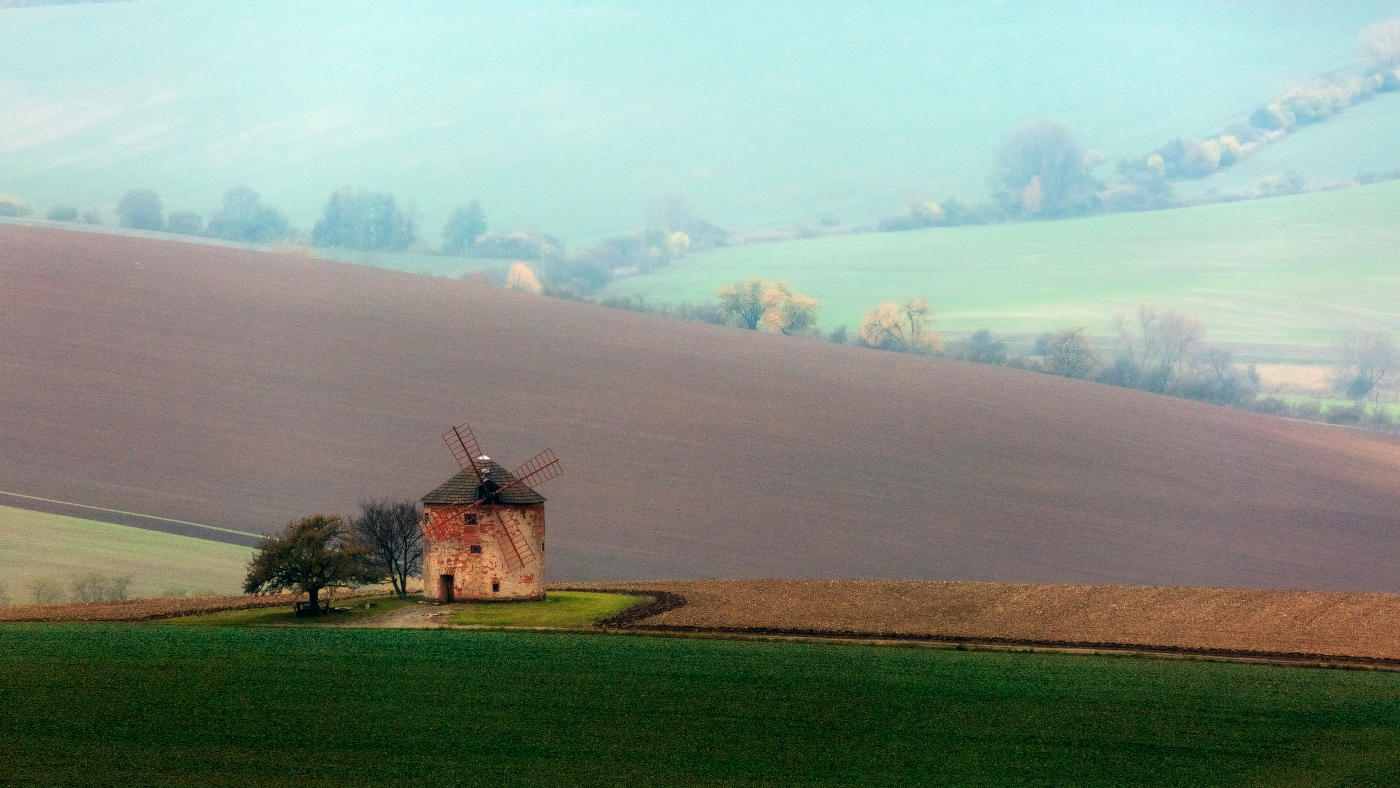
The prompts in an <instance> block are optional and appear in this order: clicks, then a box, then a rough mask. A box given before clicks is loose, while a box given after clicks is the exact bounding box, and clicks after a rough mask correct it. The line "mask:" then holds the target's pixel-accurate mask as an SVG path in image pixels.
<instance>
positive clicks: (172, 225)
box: [165, 211, 204, 235]
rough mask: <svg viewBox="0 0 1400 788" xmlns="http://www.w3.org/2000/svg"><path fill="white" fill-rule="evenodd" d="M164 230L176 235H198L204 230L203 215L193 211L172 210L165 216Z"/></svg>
mask: <svg viewBox="0 0 1400 788" xmlns="http://www.w3.org/2000/svg"><path fill="white" fill-rule="evenodd" d="M165 231H166V232H167V233H175V234H177V235H199V234H200V233H202V232H204V217H203V216H200V215H199V214H197V213H194V212H193V211H172V212H171V214H170V215H169V216H167V217H165Z"/></svg>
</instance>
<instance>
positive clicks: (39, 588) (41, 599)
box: [27, 577, 64, 605]
mask: <svg viewBox="0 0 1400 788" xmlns="http://www.w3.org/2000/svg"><path fill="white" fill-rule="evenodd" d="M27 585H28V586H29V593H30V595H31V596H33V597H34V604H36V605H53V604H57V603H59V602H62V601H63V599H64V597H63V586H62V585H60V584H59V582H58V581H57V580H54V579H53V578H51V577H35V578H31V579H30V581H29V582H28V583H27Z"/></svg>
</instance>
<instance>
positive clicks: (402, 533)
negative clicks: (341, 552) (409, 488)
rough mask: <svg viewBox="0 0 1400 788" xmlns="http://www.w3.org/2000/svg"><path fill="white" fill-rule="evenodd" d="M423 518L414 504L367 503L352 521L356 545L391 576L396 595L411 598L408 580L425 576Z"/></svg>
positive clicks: (351, 531)
mask: <svg viewBox="0 0 1400 788" xmlns="http://www.w3.org/2000/svg"><path fill="white" fill-rule="evenodd" d="M422 523H423V515H422V512H421V511H420V510H419V508H418V504H416V503H414V502H413V501H378V500H374V501H365V502H363V503H361V504H360V516H359V517H355V518H352V519H351V520H350V533H351V536H352V538H353V539H354V541H355V542H356V543H358V544H360V545H362V546H364V547H365V548H367V549H368V550H369V551H370V561H371V563H372V564H374V565H375V566H377V567H378V568H379V569H380V570H382V571H383V572H385V573H386V574H388V575H389V580H390V582H392V583H393V584H394V593H395V594H398V595H399V597H400V598H402V597H406V596H408V578H410V577H418V576H420V575H421V574H422V573H423V524H422Z"/></svg>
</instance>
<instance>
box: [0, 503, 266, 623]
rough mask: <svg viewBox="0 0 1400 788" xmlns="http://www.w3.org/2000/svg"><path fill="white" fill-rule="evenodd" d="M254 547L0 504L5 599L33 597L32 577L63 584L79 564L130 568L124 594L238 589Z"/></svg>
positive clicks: (111, 572) (112, 570) (79, 570)
mask: <svg viewBox="0 0 1400 788" xmlns="http://www.w3.org/2000/svg"><path fill="white" fill-rule="evenodd" d="M252 554H253V548H251V547H240V546H238V545H231V544H225V543H223V542H212V541H208V540H205V539H196V538H194V537H191V536H181V535H178V534H167V533H162V532H160V531H148V530H146V529H143V528H134V527H132V526H128V525H114V524H111V523H102V522H96V521H93V520H83V519H79V518H77V517H65V516H62V515H57V514H46V513H43V512H31V511H28V510H26V509H14V508H11V507H8V506H0V581H3V582H4V583H5V585H6V586H7V587H8V589H9V591H8V593H9V596H10V598H11V602H13V603H15V604H25V603H32V602H33V601H34V600H33V599H29V598H26V593H27V591H26V588H27V586H28V583H29V581H30V580H31V579H33V578H50V579H52V580H54V581H56V582H57V583H59V584H62V585H67V583H68V582H69V581H70V580H72V579H73V578H74V577H76V576H78V575H80V574H83V573H85V572H98V573H100V574H103V575H106V576H108V577H120V576H122V575H131V576H132V585H131V588H129V589H128V595H130V596H157V595H164V594H166V592H169V591H172V590H174V591H181V590H183V591H186V592H189V593H199V592H211V591H212V592H215V593H220V594H233V593H238V591H239V590H240V589H241V587H242V585H243V577H244V575H245V574H246V573H247V566H248V559H249V558H250V557H252Z"/></svg>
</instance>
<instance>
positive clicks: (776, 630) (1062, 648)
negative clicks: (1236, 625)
mask: <svg viewBox="0 0 1400 788" xmlns="http://www.w3.org/2000/svg"><path fill="white" fill-rule="evenodd" d="M556 590H559V591H590V592H593V593H599V594H627V595H630V596H649V597H652V598H653V599H652V601H651V602H646V603H643V604H640V605H634V606H633V607H630V608H628V609H627V610H624V611H622V612H621V613H619V614H617V615H615V616H612V617H610V618H605V619H601V620H599V621H597V622H596V623H595V626H597V627H598V628H600V629H622V630H626V631H628V632H632V633H636V634H646V633H658V634H660V633H675V634H694V635H702V636H703V635H712V636H713V635H721V636H723V635H738V636H740V637H744V638H784V639H811V640H819V641H841V642H856V643H875V642H882V643H902V644H910V645H913V644H923V645H929V646H938V647H945V648H957V647H960V646H974V647H981V648H993V649H997V650H1012V649H1043V650H1049V651H1057V652H1065V653H1100V654H1101V653H1111V654H1122V655H1135V656H1150V657H1157V658H1163V659H1202V658H1204V659H1215V660H1221V661H1226V662H1242V663H1262V664H1272V665H1287V666H1299V667H1302V666H1307V667H1320V668H1328V667H1332V668H1358V667H1360V668H1375V669H1382V670H1388V671H1400V659H1397V658H1393V657H1365V656H1347V655H1342V654H1322V653H1314V652H1305V651H1258V650H1252V649H1226V648H1197V647H1191V646H1168V645H1151V644H1145V643H1117V642H1098V641H1078V640H1037V639H1029V638H1000V637H975V636H971V635H939V634H932V633H922V632H865V631H859V630H849V629H803V628H785V627H721V626H716V627H702V626H694V625H687V624H650V625H648V624H646V623H644V621H645V619H648V618H651V617H653V616H657V615H660V614H662V613H665V612H667V611H670V610H675V609H677V608H680V607H684V606H685V605H686V604H687V603H688V602H687V600H686V598H685V597H683V596H681V595H680V594H676V593H673V592H670V591H648V590H642V589H617V588H578V587H572V586H570V587H561V588H558V589H556Z"/></svg>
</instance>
